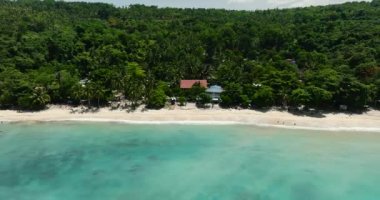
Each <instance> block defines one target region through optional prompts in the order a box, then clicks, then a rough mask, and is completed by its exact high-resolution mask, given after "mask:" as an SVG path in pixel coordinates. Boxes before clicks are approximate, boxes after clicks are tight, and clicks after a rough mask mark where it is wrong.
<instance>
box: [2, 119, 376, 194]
mask: <svg viewBox="0 0 380 200" xmlns="http://www.w3.org/2000/svg"><path fill="white" fill-rule="evenodd" d="M0 131H1V132H0V199H9V200H13V199H15V200H27V199H28V200H29V199H38V200H79V199H94V200H104V199H117V200H119V199H131V200H152V199H159V200H161V199H162V200H182V199H183V200H190V199H191V200H193V199H195V200H227V199H228V200H235V199H236V200H245V199H249V200H314V199H315V200H329V199H332V200H335V199H344V200H358V199H360V200H378V199H379V198H380V134H379V133H365V132H361V133H352V132H321V131H304V130H288V129H275V128H259V127H255V126H243V125H228V126H227V125H226V126H211V125H129V124H117V123H41V124H1V126H0Z"/></svg>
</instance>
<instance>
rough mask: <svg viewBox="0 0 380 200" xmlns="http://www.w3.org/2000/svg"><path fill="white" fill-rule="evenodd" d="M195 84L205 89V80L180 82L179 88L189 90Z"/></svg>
mask: <svg viewBox="0 0 380 200" xmlns="http://www.w3.org/2000/svg"><path fill="white" fill-rule="evenodd" d="M195 83H200V84H201V87H204V88H207V80H181V84H180V85H181V88H182V89H189V88H191V87H193V85H194V84H195Z"/></svg>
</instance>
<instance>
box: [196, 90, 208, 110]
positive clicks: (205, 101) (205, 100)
mask: <svg viewBox="0 0 380 200" xmlns="http://www.w3.org/2000/svg"><path fill="white" fill-rule="evenodd" d="M209 103H211V97H210V95H208V94H206V93H201V94H200V95H199V98H198V100H197V106H199V107H202V108H204V107H205V106H206V104H209Z"/></svg>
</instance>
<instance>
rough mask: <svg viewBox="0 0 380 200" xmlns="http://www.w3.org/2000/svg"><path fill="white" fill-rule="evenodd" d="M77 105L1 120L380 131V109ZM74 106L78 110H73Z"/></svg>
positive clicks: (0, 115) (9, 114)
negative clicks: (317, 112)
mask: <svg viewBox="0 0 380 200" xmlns="http://www.w3.org/2000/svg"><path fill="white" fill-rule="evenodd" d="M76 109H78V108H71V107H68V106H49V108H48V109H46V110H43V111H39V112H17V111H14V110H1V111H0V121H1V122H44V121H45V122H46V121H94V122H101V121H103V122H123V123H153V124H154V123H173V124H186V123H188V124H235V123H236V124H252V125H258V126H275V127H284V128H299V129H316V130H352V131H376V132H380V111H374V110H372V111H368V112H366V113H363V114H351V115H349V114H343V113H339V114H322V115H321V116H318V117H310V116H300V115H293V114H290V113H288V112H281V111H277V110H270V111H267V112H259V111H254V110H235V109H219V108H213V109H197V108H196V107H195V106H193V105H188V106H186V107H179V106H177V107H173V108H171V109H161V110H145V111H144V110H141V109H138V110H136V111H134V112H127V111H126V110H110V109H109V108H101V109H99V110H97V111H94V112H83V113H82V112H78V110H76ZM73 110H74V111H75V112H73Z"/></svg>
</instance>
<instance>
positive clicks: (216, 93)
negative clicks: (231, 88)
mask: <svg viewBox="0 0 380 200" xmlns="http://www.w3.org/2000/svg"><path fill="white" fill-rule="evenodd" d="M222 92H223V88H222V87H220V86H219V85H213V86H211V87H210V88H208V89H207V90H206V93H207V94H209V95H210V96H211V100H212V101H213V102H219V100H220V94H221V93H222Z"/></svg>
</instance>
